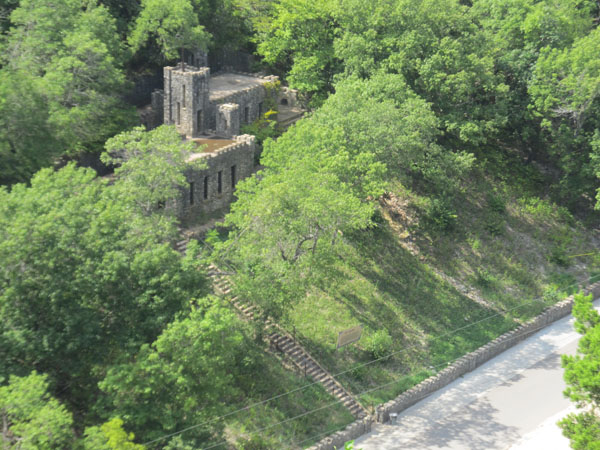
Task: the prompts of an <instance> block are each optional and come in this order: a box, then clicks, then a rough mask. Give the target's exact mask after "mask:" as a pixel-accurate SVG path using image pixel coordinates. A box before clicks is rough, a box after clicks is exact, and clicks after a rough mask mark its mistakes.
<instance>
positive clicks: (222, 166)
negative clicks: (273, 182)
mask: <svg viewBox="0 0 600 450" xmlns="http://www.w3.org/2000/svg"><path fill="white" fill-rule="evenodd" d="M235 141H236V142H234V143H233V144H231V145H228V146H227V147H223V148H220V149H218V150H216V151H215V152H211V153H204V154H202V155H201V158H202V159H203V160H204V161H205V162H206V163H207V166H208V167H207V168H206V169H203V170H188V171H187V172H186V177H187V180H188V183H190V184H189V185H188V188H187V189H186V190H185V191H184V192H182V196H181V200H180V201H179V202H178V204H177V215H178V217H179V218H181V220H182V221H183V222H184V223H197V222H201V221H204V220H206V219H207V218H209V217H211V215H214V213H216V212H220V211H222V210H223V209H224V208H226V207H228V206H229V204H230V203H231V202H232V201H233V196H234V192H235V184H237V182H239V181H240V180H242V179H244V178H246V177H248V176H250V175H251V174H252V172H253V170H254V149H255V146H256V138H255V137H254V136H250V135H247V134H246V135H242V136H236V138H235ZM219 173H220V175H219ZM219 179H220V181H219ZM219 185H220V189H219ZM219 190H220V192H219ZM205 192H206V194H205ZM205 197H206V198H205Z"/></svg>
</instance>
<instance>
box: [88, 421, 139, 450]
mask: <svg viewBox="0 0 600 450" xmlns="http://www.w3.org/2000/svg"><path fill="white" fill-rule="evenodd" d="M134 438H135V435H134V434H133V433H127V432H126V431H125V430H123V420H121V419H120V418H118V417H115V418H114V419H111V420H109V421H108V422H106V423H104V424H102V425H101V426H95V427H89V428H86V429H85V437H84V438H83V439H82V447H83V449H84V450H144V449H145V448H146V447H144V446H143V445H140V444H135V443H134V442H133V439H134Z"/></svg>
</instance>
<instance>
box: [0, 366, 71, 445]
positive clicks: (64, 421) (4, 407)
mask: <svg viewBox="0 0 600 450" xmlns="http://www.w3.org/2000/svg"><path fill="white" fill-rule="evenodd" d="M47 391H48V381H47V377H46V376H44V375H40V374H38V373H36V372H32V373H31V374H30V375H29V376H25V377H16V376H11V377H10V380H9V384H8V385H7V386H2V387H0V416H1V419H2V423H3V429H2V435H1V436H2V448H5V449H7V450H8V449H15V450H16V449H21V450H40V449H53V448H56V449H58V448H67V447H69V446H70V445H71V444H72V443H73V435H72V434H71V430H70V428H71V426H72V424H73V418H72V416H71V413H69V412H68V411H67V409H66V408H65V407H64V406H63V405H61V404H60V403H59V402H58V401H57V400H56V399H55V398H53V397H51V396H50V395H49V394H48V392H47Z"/></svg>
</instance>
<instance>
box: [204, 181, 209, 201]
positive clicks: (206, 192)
mask: <svg viewBox="0 0 600 450" xmlns="http://www.w3.org/2000/svg"><path fill="white" fill-rule="evenodd" d="M207 198H208V177H204V199H205V200H206V199H207Z"/></svg>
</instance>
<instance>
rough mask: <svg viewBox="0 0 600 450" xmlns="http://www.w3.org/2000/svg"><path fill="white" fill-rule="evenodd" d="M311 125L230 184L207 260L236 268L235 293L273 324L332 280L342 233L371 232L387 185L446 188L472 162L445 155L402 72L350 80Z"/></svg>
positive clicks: (269, 145) (273, 146) (272, 147)
mask: <svg viewBox="0 0 600 450" xmlns="http://www.w3.org/2000/svg"><path fill="white" fill-rule="evenodd" d="M337 87H338V89H337V92H336V93H335V94H334V95H332V96H330V97H329V99H328V100H327V101H326V102H325V103H324V105H323V106H322V107H321V108H319V109H318V110H317V111H315V112H314V113H313V115H311V116H310V117H309V118H306V119H303V120H302V121H300V122H299V123H297V124H296V125H295V126H294V127H292V128H291V129H290V130H288V131H287V132H286V133H285V134H284V135H283V136H281V137H280V138H279V139H278V140H277V141H276V142H274V141H270V140H267V141H266V142H265V147H264V151H263V154H262V159H261V164H263V165H264V166H265V169H264V170H263V171H261V172H260V173H259V174H258V175H257V176H256V177H253V178H249V179H246V180H244V181H243V182H241V183H240V184H239V185H238V188H237V191H236V194H237V197H238V200H237V201H236V202H235V203H234V204H233V205H232V206H231V213H230V214H228V215H227V217H226V219H225V223H226V225H227V226H228V227H230V229H231V232H230V234H229V237H228V239H227V240H226V241H225V242H224V243H222V244H218V245H217V251H216V253H215V257H216V258H217V259H218V260H219V261H223V260H224V261H228V262H229V263H230V264H231V265H232V266H233V267H234V269H235V270H236V274H235V275H234V277H233V279H234V282H235V289H236V292H237V293H239V294H241V295H242V296H243V297H244V298H247V299H249V300H251V301H253V302H254V303H256V304H258V305H260V306H261V307H262V310H263V311H264V312H265V313H266V314H269V315H272V316H274V317H282V316H285V314H286V311H287V310H288V309H289V307H290V305H291V304H292V303H293V302H295V301H297V300H298V299H300V298H303V297H304V295H305V294H306V292H307V291H308V290H310V289H312V288H313V287H314V286H315V285H319V284H322V283H328V284H331V283H333V282H335V279H336V276H337V275H336V274H335V273H334V271H332V269H331V267H332V265H333V261H335V258H337V257H338V254H339V253H338V252H340V251H341V248H342V247H343V245H344V236H345V235H346V234H348V233H350V232H352V231H356V230H361V229H365V228H367V227H369V226H370V225H371V217H372V215H373V213H374V211H375V203H374V201H373V200H375V199H377V198H378V197H379V196H380V195H381V194H383V192H384V190H385V187H386V181H387V180H388V179H389V178H390V177H393V178H401V179H402V180H403V181H405V182H408V183H420V182H422V181H423V180H426V182H425V183H421V185H426V186H427V187H428V188H429V189H430V192H439V191H442V190H445V191H451V189H452V187H453V186H455V185H456V178H457V177H458V176H460V175H462V174H463V173H464V172H466V171H467V170H468V168H469V167H470V165H471V163H472V157H471V155H469V154H466V153H452V152H447V151H443V149H442V148H441V147H439V146H438V145H437V143H436V140H437V137H438V136H439V129H438V120H437V118H436V117H435V114H434V113H433V112H432V111H431V109H430V108H429V106H428V105H427V104H426V102H424V101H423V100H422V99H420V98H419V97H418V96H417V95H415V94H414V93H413V92H411V90H410V89H409V88H408V87H407V86H406V83H405V82H404V80H403V77H402V76H401V75H397V74H396V75H392V74H379V75H377V76H375V77H373V79H371V80H360V79H358V78H351V79H348V80H346V81H345V82H343V83H339V84H338V86H337Z"/></svg>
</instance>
